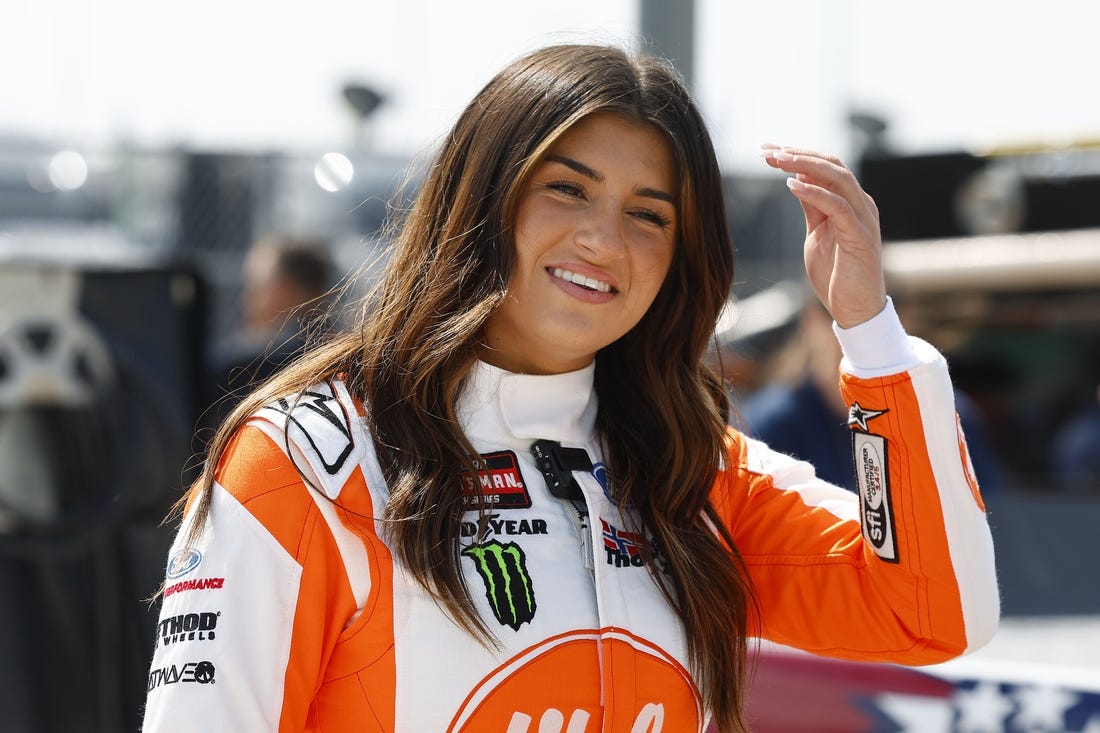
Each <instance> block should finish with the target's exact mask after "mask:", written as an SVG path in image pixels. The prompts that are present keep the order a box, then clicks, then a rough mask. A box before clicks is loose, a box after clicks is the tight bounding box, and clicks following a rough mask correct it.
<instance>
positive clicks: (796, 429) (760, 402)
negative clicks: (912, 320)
mask: <svg viewBox="0 0 1100 733" xmlns="http://www.w3.org/2000/svg"><path fill="white" fill-rule="evenodd" d="M899 310H901V308H900V307H899ZM795 318H796V319H797V325H798V328H797V330H796V331H795V333H794V334H792V335H791V337H790V339H789V341H788V343H787V344H785V345H784V346H783V347H780V348H779V349H778V353H777V354H776V355H775V357H774V358H773V359H771V360H770V362H769V364H770V367H771V377H772V379H771V380H770V381H769V382H768V383H767V384H766V385H765V386H763V387H760V388H759V389H757V390H755V391H754V392H753V393H751V394H750V395H749V396H747V397H746V398H745V401H744V403H743V404H741V405H740V406H735V410H734V413H735V415H734V423H735V424H737V425H740V426H741V427H743V428H744V429H745V430H746V432H748V433H749V434H750V435H752V436H753V437H755V438H759V439H760V440H762V441H764V442H765V443H767V444H768V446H769V447H771V448H772V449H774V450H778V451H781V452H783V453H787V454H790V455H792V456H795V457H797V458H800V459H802V460H804V461H809V462H810V463H812V464H813V465H814V468H815V469H816V470H817V474H818V476H820V477H821V478H823V479H825V480H826V481H828V482H829V483H832V484H836V485H838V486H845V487H847V488H849V489H852V490H855V489H856V488H857V486H858V482H857V477H856V466H855V464H854V463H853V461H852V437H853V434H852V421H851V415H850V408H849V405H848V404H847V403H846V402H845V400H844V398H843V396H842V395H841V394H840V392H839V391H838V390H837V380H838V379H839V375H840V361H841V358H842V357H843V354H842V352H841V349H840V344H839V343H838V342H837V339H836V336H835V335H834V334H833V320H832V318H831V317H830V316H829V312H828V311H827V310H825V308H824V307H823V306H822V305H821V303H820V301H818V300H817V299H816V298H813V297H812V296H811V297H807V298H805V302H804V304H803V306H802V308H800V309H799V311H798V313H797V314H796V316H795ZM955 409H956V411H957V412H958V416H959V425H960V430H961V433H962V435H963V436H965V440H966V444H967V447H968V449H969V451H968V452H969V455H970V459H971V461H972V462H973V469H974V475H975V478H976V479H977V481H978V485H979V486H981V488H982V491H983V492H985V493H989V492H996V491H1000V490H1001V489H1002V484H1003V481H1002V468H1001V465H1000V460H999V459H998V457H997V455H996V453H995V452H994V450H993V447H992V445H991V442H990V439H989V436H988V432H987V430H986V427H985V420H984V418H983V416H982V415H981V412H980V411H979V409H978V407H977V406H976V405H975V404H974V403H973V402H972V401H971V400H970V398H968V397H967V396H966V394H965V393H963V392H961V391H960V390H957V389H956V390H955Z"/></svg>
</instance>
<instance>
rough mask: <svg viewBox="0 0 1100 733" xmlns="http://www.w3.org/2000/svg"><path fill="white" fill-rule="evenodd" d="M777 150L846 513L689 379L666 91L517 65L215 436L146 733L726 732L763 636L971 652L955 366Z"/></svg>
mask: <svg viewBox="0 0 1100 733" xmlns="http://www.w3.org/2000/svg"><path fill="white" fill-rule="evenodd" d="M765 155H766V161H767V163H768V164H769V165H771V166H773V167H775V168H778V169H780V170H783V171H785V172H786V173H788V174H789V175H791V176H792V178H791V181H790V187H791V192H792V194H793V195H794V196H795V198H796V199H797V200H798V201H799V202H800V203H801V205H802V208H803V211H804V213H805V216H806V223H807V236H806V246H805V258H806V267H807V272H808V274H809V276H810V280H811V283H812V284H813V287H814V290H815V292H817V293H818V296H819V298H820V299H821V300H822V302H823V303H824V305H825V306H826V308H827V309H828V310H829V312H830V313H831V315H832V316H833V319H834V321H836V322H838V323H839V324H842V325H843V326H845V328H839V327H837V328H836V333H837V336H838V338H839V339H840V341H841V345H842V347H843V349H844V352H845V361H844V363H843V367H844V370H845V373H844V374H843V376H842V391H843V393H844V397H845V399H846V401H847V403H848V404H849V405H850V406H851V415H852V417H851V419H850V424H851V428H852V430H853V433H854V435H855V436H856V438H857V440H854V441H853V445H858V446H859V452H858V454H857V456H856V458H857V459H859V460H861V461H862V463H861V464H860V466H861V470H860V472H859V473H860V475H861V476H864V477H865V480H864V482H863V485H861V487H860V489H861V491H860V496H859V497H857V496H856V494H853V493H849V492H848V491H846V490H844V489H840V488H838V487H835V486H831V485H829V484H827V483H825V482H824V481H822V480H820V479H819V478H817V477H816V476H815V475H814V471H813V468H812V466H809V465H808V464H805V463H799V462H797V461H795V460H794V459H792V458H790V457H789V456H785V455H781V454H779V453H776V452H774V451H772V450H770V449H768V448H767V447H766V446H764V445H763V444H761V443H759V442H757V441H753V440H751V439H749V438H748V437H746V436H745V435H742V434H740V433H738V432H736V431H732V430H730V429H729V428H728V427H727V416H728V412H729V404H728V401H727V399H726V397H725V394H726V393H725V390H724V389H723V385H722V383H721V381H720V379H719V378H718V377H717V375H716V374H715V373H714V372H712V371H711V370H710V369H708V368H707V367H705V366H704V365H703V364H702V358H703V355H704V352H705V351H706V349H707V347H708V344H709V342H710V341H711V340H712V338H713V334H714V329H715V324H716V322H717V319H718V316H719V313H720V311H721V309H722V307H723V305H724V304H725V302H726V299H727V297H728V296H729V291H730V287H731V284H732V281H733V252H732V247H731V244H730V241H729V234H728V231H727V228H726V227H727V225H726V212H725V208H724V206H723V196H722V189H721V183H720V181H721V178H720V175H719V169H718V164H717V161H716V159H715V154H714V149H713V146H712V145H711V141H710V137H709V135H708V133H707V131H706V128H705V127H704V125H703V123H702V118H701V116H700V114H699V112H698V109H697V107H696V105H695V103H694V102H693V101H692V99H691V97H690V95H689V94H688V92H687V89H686V86H685V85H684V83H683V81H682V79H681V78H680V77H679V76H678V75H677V74H676V73H675V71H674V70H673V69H672V67H671V65H669V64H668V63H666V62H665V61H662V60H660V59H654V58H649V57H634V56H631V55H629V54H627V53H625V52H623V51H621V50H619V49H615V48H609V47H604V46H590V45H565V46H553V47H549V48H545V49H541V50H539V51H535V52H533V53H531V54H529V55H527V56H525V57H523V58H521V59H518V60H517V61H515V62H514V63H512V64H511V65H509V66H508V67H506V68H505V69H504V70H503V71H501V72H500V73H499V74H498V75H497V76H496V77H494V78H493V79H492V80H491V81H490V82H489V83H488V84H487V85H486V86H485V87H484V89H482V90H481V92H479V93H478V95H477V96H476V97H475V98H474V100H473V101H472V102H471V103H470V104H469V106H468V107H467V108H466V110H465V111H464V112H463V113H462V115H461V116H460V117H459V119H458V121H457V122H456V124H455V126H454V128H453V129H452V130H451V132H450V134H449V135H448V136H447V138H446V139H445V140H444V142H443V144H442V146H441V148H440V150H439V151H438V153H437V155H436V157H435V160H434V162H433V165H431V166H430V167H429V169H428V172H427V174H426V176H425V179H424V183H423V186H422V187H421V189H420V192H419V194H418V197H417V199H416V201H415V202H414V204H413V206H412V207H411V208H410V209H409V210H408V211H407V212H406V213H405V214H404V217H403V219H402V220H401V221H400V222H397V228H396V229H395V237H394V245H393V252H392V256H391V257H390V258H389V261H388V264H387V269H386V272H385V274H384V276H383V277H382V279H381V280H380V281H379V282H378V285H377V288H376V289H375V290H374V291H373V293H372V294H371V296H370V298H369V299H368V301H367V303H366V305H365V307H364V308H363V310H362V311H360V312H359V314H358V320H357V323H356V327H355V328H353V329H351V330H350V331H349V332H348V333H346V334H345V335H343V336H340V337H337V338H335V339H333V340H330V341H327V342H324V343H318V344H317V345H316V346H315V347H314V348H313V349H312V350H310V351H308V352H307V353H306V354H304V355H303V356H302V357H301V358H300V359H299V360H298V361H297V362H295V363H293V364H292V365H290V366H289V367H288V368H287V369H286V370H285V371H283V372H282V373H280V374H277V375H276V376H274V377H273V378H271V379H270V380H269V381H268V382H266V383H265V384H263V385H261V386H260V387H258V388H257V389H256V391H255V392H254V393H253V394H252V395H251V396H250V397H249V398H248V399H247V400H245V401H244V402H243V403H242V404H241V406H240V407H238V408H237V410H236V411H235V412H234V413H233V414H232V415H230V416H229V418H228V419H227V421H226V422H225V424H224V425H223V426H222V427H221V428H220V430H219V432H218V434H217V436H216V437H215V439H214V441H213V443H212V445H211V448H210V451H209V458H208V460H207V463H206V465H205V467H204V471H203V475H202V476H201V477H200V479H199V480H198V481H197V482H196V484H195V486H194V487H193V489H192V491H191V493H190V495H189V496H188V499H187V501H186V510H185V512H184V515H183V524H182V527H181V528H180V531H179V533H178V535H177V539H176V543H175V546H174V547H173V555H172V558H171V559H170V561H169V565H168V567H169V568H170V572H171V576H172V584H171V585H170V586H168V587H169V588H171V589H172V593H171V594H169V593H168V592H167V591H166V592H165V593H164V594H163V597H162V608H161V626H159V627H158V628H172V620H173V619H192V618H193V619H206V623H207V626H208V627H209V628H205V629H203V631H204V632H210V633H207V634H205V635H204V636H201V637H196V638H194V639H192V638H191V637H190V636H188V637H187V638H186V639H184V638H182V637H180V636H177V635H175V634H172V635H170V636H167V637H162V638H161V640H160V641H161V643H160V644H159V645H158V648H157V651H156V656H155V657H154V659H153V662H152V670H151V673H150V678H149V679H150V685H149V693H148V702H147V706H146V711H145V714H146V717H145V730H146V731H162V730H169V729H171V730H176V729H178V728H179V724H180V721H188V725H187V727H189V728H193V729H195V730H204V731H205V730H233V731H237V730H248V731H254V730H255V731H260V730H264V731H276V730H278V731H320V730H324V731H327V732H328V733H343V732H344V731H347V732H348V733H350V732H351V731H356V732H361V731H375V732H381V731H415V732H417V733H419V731H460V730H461V731H471V732H473V731H508V733H523V732H525V731H534V730H538V731H540V732H542V733H545V732H547V731H553V732H555V733H563V732H565V731H569V733H577V732H579V731H584V732H587V733H592V732H593V731H597V730H614V731H627V730H630V731H642V730H644V731H650V732H661V731H664V732H665V733H670V732H671V731H677V732H679V731H696V733H701V732H702V731H703V730H704V729H706V728H707V727H708V725H711V724H713V725H714V727H715V728H716V729H717V730H719V731H722V733H726V732H729V731H744V730H746V724H745V721H744V691H745V686H746V681H747V679H748V676H747V674H746V661H745V660H746V648H747V645H748V640H749V639H750V638H751V637H753V636H764V637H767V638H770V639H773V640H775V641H778V642H780V643H784V644H790V645H793V646H797V647H801V648H803V649H807V650H810V651H813V652H816V653H820V654H829V655H832V656H840V657H846V658H851V659H869V660H879V661H887V660H888V661H895V662H906V663H914V664H924V663H929V662H934V661H939V660H942V659H946V658H949V657H952V656H955V655H958V654H961V653H963V652H965V651H967V650H969V649H971V648H974V647H976V646H980V645H981V644H983V643H984V642H985V641H986V640H987V639H988V638H989V636H990V635H991V634H992V632H993V629H994V628H995V627H996V622H997V614H998V608H997V588H996V581H995V577H994V572H993V555H992V546H991V541H990V536H989V529H988V526H987V525H986V521H985V515H984V512H983V509H982V505H981V497H980V494H979V493H978V487H977V485H976V484H975V483H974V482H973V479H972V476H971V475H970V473H969V470H968V466H969V460H968V458H967V454H966V448H965V442H964V441H963V439H962V436H961V435H960V434H959V432H958V431H957V429H956V422H955V416H954V415H955V413H954V409H953V402H952V392H951V383H950V379H949V376H948V373H947V369H946V365H945V363H944V360H943V358H942V357H941V356H940V355H939V354H938V353H937V352H936V351H935V350H934V349H932V348H931V347H930V346H929V345H928V344H925V343H923V342H920V341H917V340H914V339H909V338H908V337H907V336H906V334H905V333H904V331H903V330H902V328H901V325H900V323H899V321H898V318H897V315H896V313H895V312H894V310H893V307H892V305H891V303H890V301H889V300H888V299H887V298H886V296H885V289H884V278H883V274H882V262H881V238H880V235H879V228H878V216H877V211H876V209H875V207H874V203H873V202H872V201H871V200H870V198H869V197H868V196H867V195H866V194H865V193H864V192H863V190H862V189H861V188H860V186H859V185H858V183H857V182H856V180H855V177H854V176H853V175H852V172H851V171H850V170H849V169H848V168H846V167H845V166H844V165H843V164H841V163H840V162H839V161H838V160H837V159H835V158H833V157H831V156H827V155H822V154H819V153H815V152H812V151H807V150H802V149H797V148H782V147H772V148H769V149H768V150H767V151H766V152H765ZM338 302H339V301H338ZM861 501H862V502H863V507H862V511H861V506H860V502H861ZM861 514H862V516H863V518H864V520H863V522H861V519H860V517H861ZM177 578H179V579H177ZM190 580H194V581H195V582H194V584H191V583H189V582H187V581H190ZM200 581H201V582H200ZM181 583H183V584H181ZM202 614H213V615H205V616H204V615H202ZM196 623H197V621H196ZM215 626H216V629H215ZM215 683H216V684H215Z"/></svg>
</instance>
